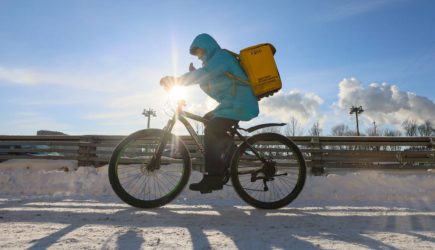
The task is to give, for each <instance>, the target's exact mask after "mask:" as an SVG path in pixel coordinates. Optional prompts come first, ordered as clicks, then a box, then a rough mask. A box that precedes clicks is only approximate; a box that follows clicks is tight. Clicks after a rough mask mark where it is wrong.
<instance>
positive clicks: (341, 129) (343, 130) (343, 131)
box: [331, 123, 356, 136]
mask: <svg viewBox="0 0 435 250" xmlns="http://www.w3.org/2000/svg"><path fill="white" fill-rule="evenodd" d="M331 135H333V136H352V135H356V132H355V131H353V130H351V129H350V128H349V126H347V125H345V124H343V123H342V124H338V125H335V126H334V127H332V129H331Z"/></svg>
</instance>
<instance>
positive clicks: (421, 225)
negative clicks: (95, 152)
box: [0, 197, 435, 249]
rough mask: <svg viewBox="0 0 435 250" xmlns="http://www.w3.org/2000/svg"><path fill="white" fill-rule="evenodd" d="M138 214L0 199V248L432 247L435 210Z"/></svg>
mask: <svg viewBox="0 0 435 250" xmlns="http://www.w3.org/2000/svg"><path fill="white" fill-rule="evenodd" d="M204 201H205V200H203V199H201V203H202V204H195V202H194V201H190V200H188V202H183V203H180V202H179V201H178V202H175V203H173V204H170V205H167V206H165V207H162V208H158V209H152V210H140V209H136V208H132V207H129V206H127V205H125V204H123V203H121V202H119V201H118V200H117V199H116V198H113V197H104V198H99V199H87V200H83V199H64V198H55V199H53V198H47V197H40V198H35V197H32V198H22V199H13V198H4V199H0V225H1V229H0V248H1V249H23V248H26V249H45V248H51V249H65V248H68V249H138V248H144V249H168V248H169V249H171V248H172V249H180V248H187V249H234V248H238V249H318V248H325V249H434V248H435V211H434V210H433V208H431V207H429V204H420V208H419V209H415V208H410V207H406V206H397V207H396V206H388V207H386V206H362V205H352V206H341V205H335V206H318V205H313V204H309V203H306V204H299V205H297V206H295V207H287V208H284V209H280V210H257V209H253V208H251V207H249V206H246V205H244V204H243V203H241V202H240V201H238V200H225V201H222V200H221V199H209V200H208V204H204Z"/></svg>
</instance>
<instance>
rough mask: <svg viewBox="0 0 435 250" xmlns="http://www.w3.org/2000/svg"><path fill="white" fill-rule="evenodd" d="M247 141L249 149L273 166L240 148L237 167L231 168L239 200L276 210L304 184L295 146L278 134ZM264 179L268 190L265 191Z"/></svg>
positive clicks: (303, 172) (299, 158)
mask: <svg viewBox="0 0 435 250" xmlns="http://www.w3.org/2000/svg"><path fill="white" fill-rule="evenodd" d="M249 140H250V141H249V142H250V145H251V146H252V148H254V149H255V150H256V151H258V152H259V153H260V154H261V155H263V157H265V158H266V159H268V160H270V161H271V162H273V163H263V162H261V161H259V159H258V158H257V157H256V156H255V154H254V153H253V152H252V150H251V149H249V148H248V147H245V148H243V146H242V148H241V149H240V150H241V152H239V155H238V158H237V159H236V163H237V164H235V165H234V166H233V167H232V177H233V184H234V187H235V189H236V191H237V192H238V194H239V195H240V196H241V198H242V199H244V200H245V201H246V202H248V203H249V204H251V205H253V206H256V207H261V208H277V207H281V206H284V205H287V204H288V203H290V202H291V201H292V200H293V199H294V198H296V196H297V195H298V194H299V192H300V190H301V189H302V186H303V184H304V181H305V171H306V169H305V161H304V159H303V158H302V154H300V151H299V149H298V148H297V147H296V145H294V144H293V143H292V142H291V141H289V140H288V139H287V138H285V137H283V136H280V135H277V134H270V133H269V134H268V133H265V134H258V135H255V136H253V137H251V138H250V139H249ZM251 177H252V178H254V177H255V178H257V179H251ZM263 178H265V180H266V185H267V187H268V190H267V191H265V190H264V188H265V184H264V181H263ZM253 180H254V181H253Z"/></svg>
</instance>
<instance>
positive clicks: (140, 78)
mask: <svg viewBox="0 0 435 250" xmlns="http://www.w3.org/2000/svg"><path fill="white" fill-rule="evenodd" d="M159 79H160V74H159V71H158V70H156V69H154V68H150V67H147V66H135V67H132V68H108V69H102V70H100V71H92V72H89V70H88V69H86V68H80V67H77V68H76V70H70V69H61V70H59V69H50V70H44V69H35V68H12V67H2V66H0V84H8V85H19V86H50V85H51V86H53V85H54V86H56V85H57V86H67V87H72V88H78V89H85V90H93V91H104V92H117V91H122V90H125V89H127V88H135V89H138V88H144V85H145V84H147V83H155V86H156V87H157V86H158V82H159Z"/></svg>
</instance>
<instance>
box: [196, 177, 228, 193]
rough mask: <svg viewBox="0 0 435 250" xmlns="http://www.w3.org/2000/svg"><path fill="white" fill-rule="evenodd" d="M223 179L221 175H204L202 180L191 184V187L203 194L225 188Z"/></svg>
mask: <svg viewBox="0 0 435 250" xmlns="http://www.w3.org/2000/svg"><path fill="white" fill-rule="evenodd" d="M222 179H223V177H222V176H221V175H204V177H203V178H202V180H201V181H200V182H198V183H193V184H190V186H189V189H190V190H193V191H200V192H201V194H204V193H211V192H212V191H213V190H221V189H222V188H223V183H222Z"/></svg>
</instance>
